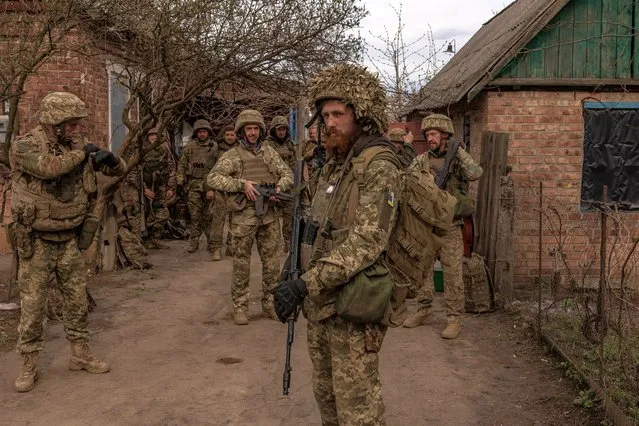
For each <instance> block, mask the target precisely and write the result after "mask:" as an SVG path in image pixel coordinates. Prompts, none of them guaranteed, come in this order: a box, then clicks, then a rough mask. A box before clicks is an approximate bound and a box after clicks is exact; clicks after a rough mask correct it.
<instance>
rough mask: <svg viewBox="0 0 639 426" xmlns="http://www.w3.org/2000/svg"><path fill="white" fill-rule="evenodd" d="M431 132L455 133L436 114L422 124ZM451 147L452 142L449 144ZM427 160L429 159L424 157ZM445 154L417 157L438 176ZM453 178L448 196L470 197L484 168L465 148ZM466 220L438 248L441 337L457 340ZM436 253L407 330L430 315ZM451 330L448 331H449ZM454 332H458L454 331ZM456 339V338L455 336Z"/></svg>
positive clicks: (454, 163)
mask: <svg viewBox="0 0 639 426" xmlns="http://www.w3.org/2000/svg"><path fill="white" fill-rule="evenodd" d="M431 129H436V130H440V131H441V132H444V133H448V134H450V135H451V136H453V134H454V129H453V125H452V122H451V121H450V119H449V118H448V117H446V116H442V115H441V114H433V115H431V116H428V117H426V118H424V120H423V121H422V131H427V130H431ZM448 144H449V146H450V140H449V142H448ZM424 157H426V158H424ZM445 157H446V152H443V153H435V152H432V151H428V153H427V154H421V155H420V156H418V157H417V160H418V161H428V164H429V165H430V170H431V174H432V175H433V176H437V174H438V173H439V171H440V170H441V169H442V168H443V167H444V163H445ZM450 170H451V175H450V177H449V179H448V180H447V182H446V185H445V187H444V188H443V189H444V190H445V191H447V192H448V193H450V194H452V195H455V194H467V193H468V182H470V181H475V180H477V179H479V178H480V177H481V175H482V168H481V167H480V166H479V165H478V164H477V163H476V162H475V161H474V160H473V159H472V157H471V156H470V154H468V152H466V151H465V149H464V147H463V146H460V147H459V149H458V150H457V153H456V156H455V158H454V159H453V161H452V163H451V166H450ZM462 225H463V219H461V218H457V219H456V220H455V221H454V222H453V227H452V229H451V231H450V232H449V233H448V234H447V235H446V236H444V237H443V238H441V240H440V242H441V247H440V248H439V260H440V262H441V264H442V270H443V273H444V277H445V284H444V295H445V298H446V315H447V317H448V325H449V326H448V327H447V329H446V330H444V332H442V337H445V338H455V337H456V336H457V334H458V333H459V328H460V325H461V316H462V313H463V310H464V282H463V279H462V258H463V256H464V241H463V236H462ZM435 255H436V253H433V255H432V256H429V257H428V258H425V259H424V262H426V264H427V265H429V266H428V267H427V268H425V269H424V282H423V285H422V287H421V288H420V289H419V290H418V293H417V304H418V308H417V312H416V313H415V314H413V315H411V316H410V317H409V318H407V319H406V321H405V323H404V326H405V327H415V326H417V325H420V324H422V323H423V322H424V321H425V319H426V317H427V316H428V315H429V314H430V309H431V305H432V302H433V297H434V283H433V266H434V261H435ZM447 330H448V331H447ZM453 330H455V331H456V332H453ZM452 336H454V337H452Z"/></svg>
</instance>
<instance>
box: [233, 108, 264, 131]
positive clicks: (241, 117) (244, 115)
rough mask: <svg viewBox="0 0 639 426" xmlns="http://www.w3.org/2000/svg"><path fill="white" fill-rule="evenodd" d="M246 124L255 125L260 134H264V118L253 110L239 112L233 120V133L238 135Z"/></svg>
mask: <svg viewBox="0 0 639 426" xmlns="http://www.w3.org/2000/svg"><path fill="white" fill-rule="evenodd" d="M247 124H257V125H258V126H260V129H262V134H263V135H265V134H266V124H265V123H264V117H262V114H261V113H260V112H259V111H256V110H254V109H245V110H244V111H242V112H240V113H239V114H238V116H237V119H236V120H235V133H239V132H240V130H242V128H243V127H244V126H246V125H247Z"/></svg>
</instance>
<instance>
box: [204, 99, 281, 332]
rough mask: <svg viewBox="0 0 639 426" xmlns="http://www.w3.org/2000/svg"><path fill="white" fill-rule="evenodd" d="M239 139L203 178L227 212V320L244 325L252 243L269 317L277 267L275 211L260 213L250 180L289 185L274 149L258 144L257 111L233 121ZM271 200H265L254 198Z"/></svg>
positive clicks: (260, 135) (262, 132)
mask: <svg viewBox="0 0 639 426" xmlns="http://www.w3.org/2000/svg"><path fill="white" fill-rule="evenodd" d="M235 133H236V134H237V136H238V138H239V144H238V145H237V146H236V147H234V148H232V149H230V150H229V151H228V152H226V153H225V154H224V155H222V157H221V158H220V161H218V163H217V164H216V165H215V167H214V168H213V170H212V171H211V173H210V174H209V177H208V184H209V187H211V188H214V189H216V190H218V191H224V192H226V193H227V194H226V197H227V198H226V199H227V207H228V208H229V210H230V211H231V224H230V227H229V233H230V235H231V240H232V247H231V251H232V253H233V282H232V284H231V297H232V298H233V311H234V317H233V320H234V322H235V324H237V325H245V324H248V316H247V313H246V312H247V311H248V304H249V275H250V269H251V267H250V262H251V248H252V247H253V241H256V242H257V250H258V252H259V254H260V259H261V260H262V311H263V312H264V314H265V315H266V316H268V317H270V318H273V319H275V318H276V317H275V312H274V311H273V292H274V291H275V285H276V284H277V276H278V274H279V269H280V257H279V250H280V240H281V236H280V224H279V212H278V211H277V210H276V208H275V207H274V206H272V205H271V206H269V208H268V209H266V211H265V212H262V214H261V215H260V216H258V215H257V211H256V200H257V199H258V197H259V196H260V195H259V193H258V191H257V190H256V189H255V186H254V185H257V184H259V183H267V184H274V185H275V186H276V188H277V190H278V191H286V190H287V189H289V188H290V187H291V186H292V185H293V173H291V169H290V168H289V166H288V165H287V164H286V163H284V161H283V160H282V158H281V157H280V156H279V155H278V154H277V152H276V151H275V150H274V149H273V148H271V147H269V146H265V145H262V140H263V138H264V135H265V134H266V126H265V125H264V119H263V118H262V114H260V112H259V111H255V110H252V109H247V110H244V111H242V112H241V113H240V114H239V115H238V117H237V121H236V122H235ZM260 201H264V202H265V203H267V204H268V203H271V201H270V200H260Z"/></svg>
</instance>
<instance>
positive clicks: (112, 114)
mask: <svg viewBox="0 0 639 426" xmlns="http://www.w3.org/2000/svg"><path fill="white" fill-rule="evenodd" d="M107 70H108V74H109V149H110V150H111V151H112V152H117V151H118V149H119V148H120V146H121V145H122V142H123V141H124V137H125V136H126V134H127V128H126V126H125V125H124V123H123V122H122V111H124V107H125V106H126V103H127V101H128V100H129V89H127V88H126V86H125V85H124V84H122V82H123V81H125V79H126V77H125V76H124V75H123V74H122V68H121V67H118V66H117V65H113V64H109V65H107Z"/></svg>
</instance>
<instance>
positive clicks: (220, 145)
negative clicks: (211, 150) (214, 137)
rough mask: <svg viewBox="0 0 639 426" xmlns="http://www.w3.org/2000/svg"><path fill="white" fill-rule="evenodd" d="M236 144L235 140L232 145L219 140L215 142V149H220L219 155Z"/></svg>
mask: <svg viewBox="0 0 639 426" xmlns="http://www.w3.org/2000/svg"><path fill="white" fill-rule="evenodd" d="M236 146H237V142H235V143H234V144H233V145H229V144H227V143H226V142H224V141H221V142H219V143H218V144H217V149H218V150H219V151H220V157H221V156H222V154H224V153H225V152H227V151H230V150H231V149H233V148H235V147H236Z"/></svg>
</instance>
